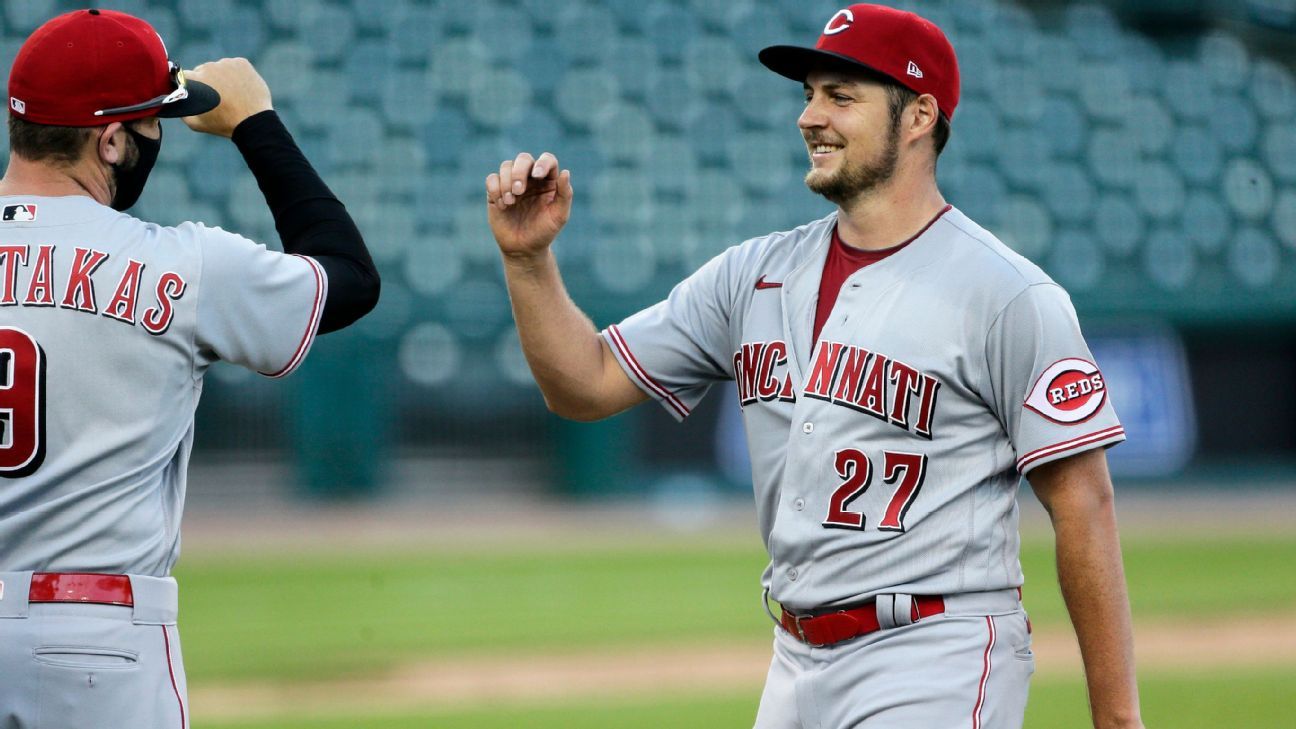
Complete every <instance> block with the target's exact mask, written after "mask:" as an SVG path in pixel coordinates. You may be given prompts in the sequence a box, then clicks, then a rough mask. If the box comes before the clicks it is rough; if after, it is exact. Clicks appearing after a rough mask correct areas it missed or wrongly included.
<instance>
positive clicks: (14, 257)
mask: <svg viewBox="0 0 1296 729" xmlns="http://www.w3.org/2000/svg"><path fill="white" fill-rule="evenodd" d="M108 259H109V255H108V254H107V253H105V252H103V251H98V250H95V249H93V248H83V247H79V246H78V247H77V248H75V250H74V255H73V256H72V260H71V265H69V266H68V267H67V268H66V269H65V270H60V271H55V269H54V246H52V245H41V246H38V247H37V248H36V250H35V251H32V250H31V247H30V246H25V245H3V246H0V306H54V303H55V298H54V296H55V294H54V291H55V288H54V287H55V285H56V278H57V279H59V280H62V281H64V282H65V283H64V286H63V294H62V299H61V301H60V306H61V307H62V308H65V309H68V310H70V311H80V312H84V313H87V314H101V315H102V316H106V317H110V318H112V319H116V320H117V321H121V322H125V323H127V324H130V325H131V326H135V325H137V324H142V325H143V327H144V330H145V331H147V332H148V333H150V334H153V335H160V334H163V333H164V332H166V330H167V329H168V328H169V327H170V326H171V319H172V317H174V316H175V307H174V306H173V304H174V302H176V301H178V300H179V299H180V297H181V296H183V295H184V292H185V289H186V288H187V286H186V283H185V280H184V279H183V278H182V277H181V276H180V274H178V273H174V272H171V271H167V272H164V273H163V274H162V275H161V276H160V277H159V278H158V281H157V285H156V287H155V289H154V291H153V301H152V302H150V303H151V304H152V305H151V306H149V307H148V308H147V309H146V310H145V311H144V312H143V317H142V319H143V320H142V321H140V320H139V319H137V316H136V312H137V311H139V307H138V304H139V299H140V293H141V290H142V288H143V287H142V283H141V278H142V277H143V274H144V268H145V266H144V263H142V262H140V261H135V260H130V261H129V262H128V264H127V266H126V269H125V270H124V271H122V274H121V276H120V278H119V279H118V280H117V281H116V282H115V283H114V284H113V286H112V288H111V289H110V290H111V291H112V292H113V294H112V299H111V301H110V302H109V303H108V307H107V308H106V309H104V310H103V311H102V312H101V311H100V309H99V304H98V302H97V301H96V293H95V272H96V271H98V270H99V269H101V268H102V267H103V265H104V264H105V263H106V262H107V261H108ZM19 269H29V270H30V276H29V278H28V281H27V290H26V296H24V297H23V298H22V299H21V300H19V298H18V291H19V290H20V289H19V285H18V271H19ZM59 274H62V275H59ZM103 283H107V282H106V281H104V282H103Z"/></svg>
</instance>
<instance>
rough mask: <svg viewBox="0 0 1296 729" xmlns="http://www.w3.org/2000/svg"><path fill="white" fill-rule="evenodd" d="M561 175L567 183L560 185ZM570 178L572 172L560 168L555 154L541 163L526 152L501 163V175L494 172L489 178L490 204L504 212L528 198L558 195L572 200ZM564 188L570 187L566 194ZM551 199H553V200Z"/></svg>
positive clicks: (544, 158)
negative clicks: (562, 187) (562, 186)
mask: <svg viewBox="0 0 1296 729" xmlns="http://www.w3.org/2000/svg"><path fill="white" fill-rule="evenodd" d="M560 171H561V173H562V174H564V175H566V176H567V178H566V179H567V181H566V182H565V183H560V179H559V178H560ZM570 177H571V175H570V172H568V171H567V170H562V169H561V168H560V167H559V166H558V158H557V157H555V156H554V155H553V153H551V152H545V153H544V154H542V155H540V157H539V158H538V159H537V158H535V157H532V156H531V155H530V154H529V153H527V152H522V153H521V154H519V155H518V156H517V157H514V158H513V159H506V160H504V161H503V162H501V163H500V167H499V172H493V173H491V174H490V175H489V176H488V177H487V178H486V202H487V204H489V205H496V206H498V207H499V208H500V209H501V210H503V209H505V208H507V207H508V206H510V205H513V204H514V203H516V202H517V201H518V200H520V199H522V198H524V197H534V196H537V195H545V194H552V193H554V192H557V193H558V194H559V195H560V196H563V197H570V196H571V179H570ZM562 184H565V185H566V189H565V191H564V190H562V189H561V185H562ZM548 199H552V196H551V197H550V198H548Z"/></svg>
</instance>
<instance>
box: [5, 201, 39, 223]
mask: <svg viewBox="0 0 1296 729" xmlns="http://www.w3.org/2000/svg"><path fill="white" fill-rule="evenodd" d="M35 219H36V206H35V205H30V204H27V205H6V206H4V215H3V216H0V221H4V222H6V223H27V222H30V221H33V220H35Z"/></svg>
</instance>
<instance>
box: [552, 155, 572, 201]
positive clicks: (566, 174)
mask: <svg viewBox="0 0 1296 729" xmlns="http://www.w3.org/2000/svg"><path fill="white" fill-rule="evenodd" d="M554 162H555V164H556V163H557V162H558V160H556V159H555V160H554ZM555 169H557V167H556V166H555ZM574 193H575V191H574V190H573V189H572V184H571V170H563V171H562V173H560V174H559V175H558V199H560V200H564V201H566V202H571V199H572V195H573V194H574Z"/></svg>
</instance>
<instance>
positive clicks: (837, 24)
mask: <svg viewBox="0 0 1296 729" xmlns="http://www.w3.org/2000/svg"><path fill="white" fill-rule="evenodd" d="M854 22H855V14H854V13H852V12H851V11H850V8H842V9H841V10H838V11H837V14H836V15H834V16H832V18H830V19H829V20H828V24H827V25H825V26H824V29H823V34H824V35H837V34H838V33H840V32H842V31H843V30H846V29H847V28H849V27H851V23H854Z"/></svg>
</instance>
